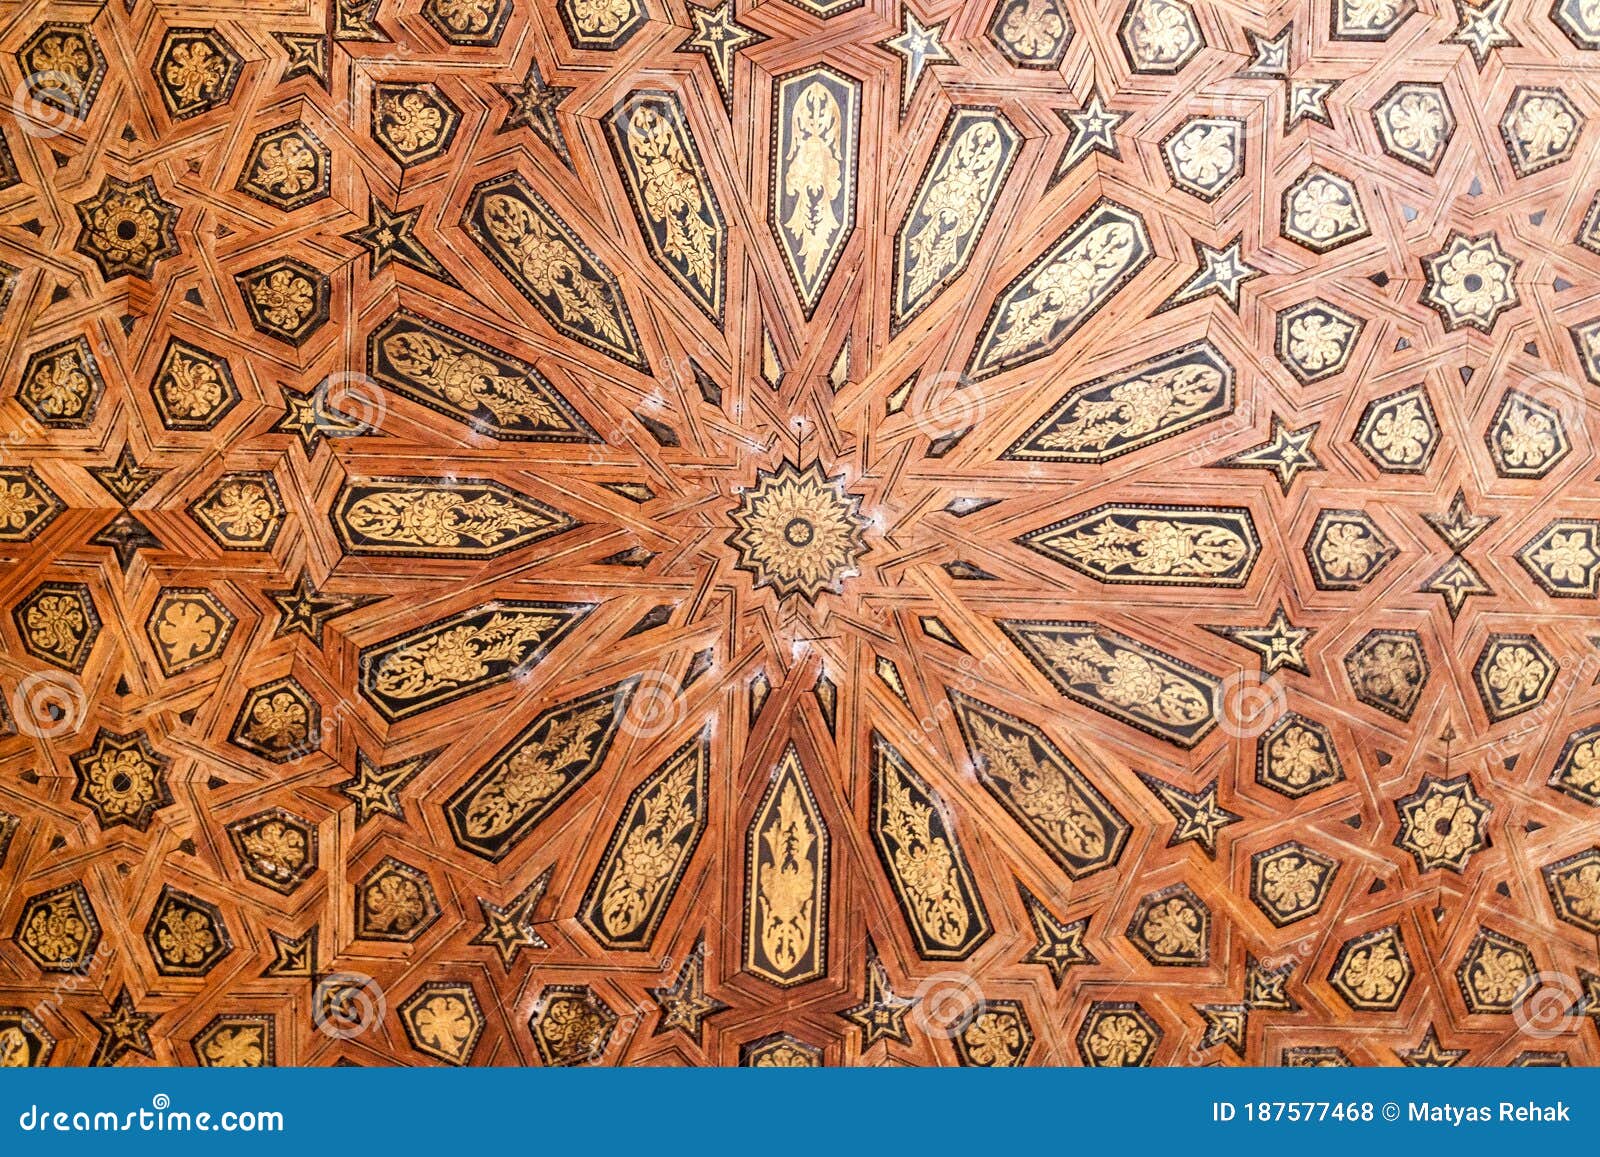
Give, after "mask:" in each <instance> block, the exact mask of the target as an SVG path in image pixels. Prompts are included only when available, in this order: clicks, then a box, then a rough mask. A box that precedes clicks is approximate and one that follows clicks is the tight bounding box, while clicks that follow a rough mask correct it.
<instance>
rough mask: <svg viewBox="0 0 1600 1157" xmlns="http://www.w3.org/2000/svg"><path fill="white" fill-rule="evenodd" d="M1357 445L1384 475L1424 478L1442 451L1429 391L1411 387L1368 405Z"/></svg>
mask: <svg viewBox="0 0 1600 1157" xmlns="http://www.w3.org/2000/svg"><path fill="white" fill-rule="evenodd" d="M1356 445H1357V446H1359V447H1360V448H1361V452H1362V453H1363V454H1365V455H1366V456H1367V457H1368V458H1370V459H1371V460H1372V463H1373V465H1375V466H1377V468H1378V469H1379V470H1382V471H1383V472H1384V473H1385V474H1421V473H1423V472H1424V471H1425V470H1427V468H1428V466H1429V464H1430V463H1432V462H1433V455H1434V453H1435V451H1437V450H1438V448H1439V419H1438V417H1437V416H1436V415H1435V414H1434V412H1433V402H1432V401H1431V400H1430V399H1429V397H1428V391H1427V390H1425V389H1423V388H1422V387H1421V386H1412V387H1410V388H1409V389H1405V390H1401V391H1399V392H1398V393H1393V394H1389V395H1388V396H1387V397H1382V398H1379V399H1377V400H1376V401H1374V402H1371V403H1370V404H1368V406H1367V408H1366V409H1365V410H1364V411H1362V414H1361V421H1360V422H1359V423H1357V425H1356Z"/></svg>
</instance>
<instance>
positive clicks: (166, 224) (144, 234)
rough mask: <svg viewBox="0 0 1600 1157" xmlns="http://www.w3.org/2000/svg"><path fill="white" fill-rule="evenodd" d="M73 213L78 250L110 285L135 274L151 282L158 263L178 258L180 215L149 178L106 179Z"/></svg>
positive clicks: (176, 208) (76, 206)
mask: <svg viewBox="0 0 1600 1157" xmlns="http://www.w3.org/2000/svg"><path fill="white" fill-rule="evenodd" d="M74 208H76V209H77V211H78V223H79V232H78V243H77V245H76V246H75V247H74V248H76V249H77V251H78V252H79V253H82V254H83V255H84V256H85V257H89V258H92V259H93V260H94V263H95V264H96V265H98V266H99V267H100V276H101V277H102V278H104V279H105V280H107V281H110V280H112V279H113V278H117V277H125V276H127V275H128V274H130V273H131V274H133V275H134V276H136V277H142V278H144V279H145V280H146V281H148V280H150V278H151V276H152V275H153V274H154V273H155V268H156V262H158V261H160V260H161V259H162V258H163V257H172V256H175V255H176V254H177V253H178V235H177V226H178V215H179V212H180V210H179V209H178V207H177V206H176V205H174V204H172V202H170V201H167V200H164V199H163V198H162V196H161V194H160V193H159V192H157V191H156V183H155V181H154V180H153V179H152V178H150V177H144V178H142V179H140V180H138V181H119V180H118V179H117V178H115V177H105V178H103V179H102V180H101V182H100V191H99V192H97V193H96V194H95V195H94V196H93V197H90V198H89V199H88V200H86V201H79V202H78V203H77V205H75V206H74Z"/></svg>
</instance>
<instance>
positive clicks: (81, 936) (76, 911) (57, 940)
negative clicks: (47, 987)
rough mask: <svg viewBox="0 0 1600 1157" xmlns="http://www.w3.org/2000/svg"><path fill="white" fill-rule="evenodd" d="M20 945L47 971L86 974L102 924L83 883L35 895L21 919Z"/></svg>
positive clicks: (18, 944)
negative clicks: (84, 972)
mask: <svg viewBox="0 0 1600 1157" xmlns="http://www.w3.org/2000/svg"><path fill="white" fill-rule="evenodd" d="M15 935H16V943H17V946H18V947H19V948H21V949H22V951H23V952H24V953H26V954H27V956H28V959H30V960H32V961H33V962H34V964H36V965H38V966H39V967H40V968H41V969H43V970H44V971H46V972H82V971H84V970H86V969H87V968H88V967H89V964H90V962H91V961H92V960H93V959H94V953H95V949H96V948H97V947H98V946H99V944H100V921H99V920H98V919H97V918H96V917H95V912H94V905H93V904H91V903H90V902H89V893H88V892H86V891H85V890H84V887H83V885H82V884H78V883H72V884H64V885H62V886H61V887H59V888H55V889H53V890H51V891H49V892H42V893H40V894H39V895H37V896H31V897H29V898H28V900H27V901H26V902H25V903H24V904H23V906H22V915H21V916H20V917H18V919H17V930H16V933H15Z"/></svg>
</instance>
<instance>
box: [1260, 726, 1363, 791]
mask: <svg viewBox="0 0 1600 1157" xmlns="http://www.w3.org/2000/svg"><path fill="white" fill-rule="evenodd" d="M1342 779H1344V764H1343V763H1341V762H1340V760H1339V752H1338V750H1337V749H1336V748H1335V747H1334V745H1333V735H1332V733H1330V732H1329V731H1328V729H1327V728H1326V727H1324V726H1323V725H1322V724H1320V723H1318V722H1317V721H1316V720H1314V719H1308V718H1306V717H1305V716H1304V715H1300V714H1298V713H1296V712H1293V711H1289V712H1286V713H1285V714H1284V715H1283V717H1282V718H1281V719H1279V720H1278V721H1277V722H1276V723H1274V724H1273V725H1272V726H1271V727H1270V728H1268V729H1267V730H1266V731H1265V732H1263V733H1262V736H1261V738H1260V739H1259V740H1257V741H1256V782H1257V783H1259V784H1261V785H1262V786H1263V787H1270V788H1271V789H1272V790H1273V791H1276V792H1279V793H1280V794H1282V795H1286V796H1288V797H1289V798H1290V799H1299V798H1300V797H1301V796H1304V795H1310V794H1311V793H1312V792H1314V791H1318V790H1320V789H1321V788H1324V787H1328V786H1330V785H1332V784H1335V783H1338V782H1339V781H1340V780H1342Z"/></svg>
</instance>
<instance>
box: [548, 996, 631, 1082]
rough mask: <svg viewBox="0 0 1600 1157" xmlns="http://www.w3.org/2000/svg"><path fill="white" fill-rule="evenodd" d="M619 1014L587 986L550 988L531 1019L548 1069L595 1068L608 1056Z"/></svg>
mask: <svg viewBox="0 0 1600 1157" xmlns="http://www.w3.org/2000/svg"><path fill="white" fill-rule="evenodd" d="M616 1027H617V1014H616V1013H614V1012H612V1011H611V1008H610V1006H609V1005H607V1004H606V1002H605V1001H603V1000H601V999H600V997H599V996H598V995H596V993H595V991H594V989H592V988H590V987H589V986H588V985H586V984H576V985H573V984H551V985H547V986H546V987H545V988H544V990H543V991H541V992H540V994H539V1003H538V1004H537V1005H536V1006H535V1007H534V1011H533V1015H532V1016H531V1017H530V1018H529V1019H528V1028H529V1030H530V1031H531V1032H532V1033H533V1043H534V1044H535V1045H536V1046H537V1047H538V1049H539V1056H540V1058H541V1059H543V1061H544V1063H545V1064H547V1065H563V1066H564V1065H587V1064H593V1063H594V1062H595V1061H597V1060H599V1059H600V1058H601V1057H602V1056H603V1055H605V1051H606V1045H607V1044H609V1043H610V1041H611V1033H612V1031H613V1030H614V1029H615V1028H616Z"/></svg>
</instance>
